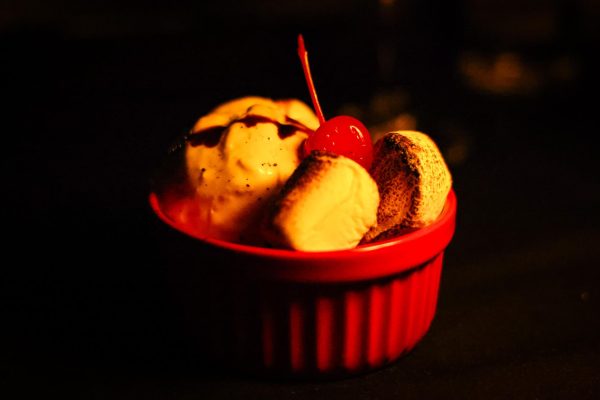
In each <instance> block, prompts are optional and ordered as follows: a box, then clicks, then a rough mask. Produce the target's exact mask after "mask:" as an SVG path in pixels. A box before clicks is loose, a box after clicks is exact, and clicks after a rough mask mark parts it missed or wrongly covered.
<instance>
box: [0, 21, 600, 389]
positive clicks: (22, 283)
mask: <svg viewBox="0 0 600 400" xmlns="http://www.w3.org/2000/svg"><path fill="white" fill-rule="evenodd" d="M296 28H297V27H296V26H292V27H288V28H285V27H281V26H279V27H277V26H276V27H272V28H271V29H270V30H267V29H263V30H249V31H248V32H246V33H245V39H246V40H245V41H244V42H243V43H241V42H240V40H239V36H237V37H236V36H233V35H230V36H219V35H217V34H212V35H211V34H209V33H207V32H205V31H202V32H196V33H195V34H189V32H188V33H185V34H182V33H178V32H174V33H169V34H161V35H157V34H154V35H152V34H148V35H143V34H141V35H140V34H138V35H113V36H111V35H106V36H101V37H83V38H82V37H71V36H68V35H63V34H60V33H56V32H54V31H52V30H50V31H44V30H41V31H40V30H35V29H34V30H27V29H25V30H18V31H14V32H9V33H6V34H4V35H3V36H2V37H1V38H0V41H1V43H2V44H3V55H2V57H3V65H2V67H1V68H2V69H3V70H4V71H3V73H2V78H1V79H2V80H3V81H4V85H3V86H4V87H5V88H6V89H5V90H4V94H5V95H8V96H7V99H8V100H9V102H10V104H9V105H8V106H6V105H5V106H3V107H4V110H3V111H4V112H3V120H4V121H3V126H5V129H4V132H3V140H4V146H3V157H2V158H1V162H2V172H1V174H2V175H1V176H2V186H3V195H2V201H3V203H4V205H3V207H2V211H1V212H2V221H3V222H4V224H3V226H4V227H5V229H4V231H5V235H4V237H5V239H4V246H3V249H4V250H3V253H4V255H5V261H4V262H3V267H2V281H1V284H2V288H1V289H2V294H1V295H2V299H3V300H2V306H3V308H4V311H3V313H2V320H3V321H2V329H1V330H2V336H1V338H2V342H1V343H2V351H1V354H2V356H0V376H1V377H0V384H1V385H2V386H1V388H2V390H4V389H5V390H6V392H7V393H11V396H9V397H4V396H2V397H3V398H6V399H9V398H18V397H22V398H34V395H37V396H39V395H46V396H50V395H54V396H58V397H60V398H63V397H67V396H68V397H71V396H73V397H75V398H82V399H87V398H90V399H132V398H143V399H154V398H156V399H230V398H259V399H283V398H290V399H305V398H306V399H307V398H311V399H338V398H339V399H341V398H344V399H392V398H395V399H397V398H402V399H412V398H527V399H546V398H564V399H574V398H579V399H581V398H589V399H591V398H599V397H600V255H599V251H598V249H599V248H600V247H599V246H600V230H599V228H598V227H599V222H600V220H599V212H598V210H599V209H600V190H599V182H598V168H597V160H598V157H597V153H598V152H597V148H596V145H595V143H596V141H595V140H594V136H596V135H597V133H598V131H599V129H598V124H597V115H598V110H597V103H598V102H597V101H596V100H595V98H596V94H597V92H596V91H595V89H594V86H595V85H596V84H597V83H598V82H597V77H596V72H597V70H598V64H597V63H595V62H594V57H593V54H594V52H595V50H596V48H595V47H594V46H593V45H591V44H590V43H579V45H578V46H576V47H573V48H569V47H568V48H557V49H555V48H552V51H556V52H557V53H556V54H554V53H552V52H551V53H550V55H551V56H556V57H559V56H560V55H561V54H563V53H561V51H563V50H564V54H567V55H568V56H569V57H571V60H574V63H575V67H574V70H573V71H574V76H573V77H572V79H571V80H568V81H567V82H562V83H554V82H551V83H548V84H547V85H545V86H543V87H542V88H540V89H539V90H536V91H534V92H531V93H526V94H520V95H511V94H503V95H494V94H490V93H485V92H482V91H478V90H475V89H473V88H471V87H469V86H468V85H466V84H465V80H464V79H462V78H461V75H460V73H459V70H458V69H457V65H458V63H457V56H458V55H459V54H460V51H461V49H460V48H459V47H458V46H457V47H454V48H452V47H450V48H448V47H445V48H444V51H441V50H440V48H439V47H435V46H430V47H427V45H431V43H430V42H427V40H429V41H435V39H436V38H435V37H434V38H432V37H427V38H425V39H424V40H425V44H424V45H422V46H421V45H417V44H413V45H412V46H406V47H403V46H399V49H401V50H402V51H404V52H403V53H401V57H400V60H401V62H399V65H400V66H399V67H398V68H399V69H398V71H397V77H398V78H397V79H396V80H395V81H394V82H393V83H390V82H389V81H386V80H385V79H381V78H380V77H378V75H377V74H376V73H374V69H375V68H376V67H375V62H374V61H373V59H374V58H376V56H377V54H375V51H374V48H375V47H374V46H375V44H374V42H375V40H376V38H373V36H370V35H359V34H356V33H352V32H350V31H349V28H347V27H346V28H345V29H346V30H341V31H340V30H336V29H334V28H335V27H331V28H328V29H323V30H321V31H319V30H318V29H317V28H315V27H314V26H312V27H311V28H310V29H308V32H306V33H307V38H308V40H309V43H308V45H309V50H310V51H311V61H313V72H315V74H316V75H317V76H319V78H315V79H316V81H317V85H318V86H319V91H320V93H321V102H322V104H323V106H324V107H325V108H326V110H327V111H326V112H328V113H329V114H333V113H334V110H339V109H340V108H341V107H343V106H347V104H353V105H354V106H355V107H358V108H359V109H360V108H361V107H365V106H366V105H367V104H368V102H369V100H368V99H369V98H370V96H373V95H374V94H376V92H377V91H381V90H385V89H386V88H388V87H389V86H390V85H394V87H400V88H401V89H402V91H403V93H407V94H408V95H409V100H408V101H407V102H406V104H405V108H406V111H407V112H410V113H411V114H412V115H413V116H415V117H416V121H417V127H418V128H419V129H421V130H424V131H425V132H428V133H429V134H430V135H431V136H432V137H433V138H434V139H435V140H436V141H437V142H438V143H439V144H440V147H441V149H442V150H443V151H444V152H446V153H448V152H449V151H451V149H453V148H454V149H456V146H459V148H460V149H461V153H460V154H461V156H460V157H458V158H457V159H456V160H455V161H453V162H452V163H450V168H451V170H452V173H453V177H454V188H455V191H456V193H457V196H458V201H459V208H458V219H457V230H456V234H455V237H454V239H453V241H452V243H451V245H450V246H449V248H448V249H447V252H446V257H445V263H444V270H443V275H442V283H441V291H440V297H439V304H438V310H437V314H436V317H435V319H434V322H433V324H432V326H431V329H430V331H429V332H428V333H427V335H426V336H425V338H424V339H423V340H422V342H420V343H419V345H418V346H417V347H416V348H415V349H414V350H413V351H412V352H411V353H410V354H408V355H407V356H406V357H404V358H402V359H401V360H400V361H398V362H396V363H394V364H393V365H391V366H389V367H386V368H384V369H381V370H378V371H375V372H373V373H370V374H367V375H362V376H358V377H353V378H349V379H343V380H336V381H332V382H310V381H309V382H281V381H269V380H261V379H254V378H251V377H247V376H240V375H236V374H232V373H230V372H228V371H223V370H220V369H217V368H214V367H213V366H212V365H207V364H206V363H205V362H203V360H202V359H201V358H198V357H195V356H194V354H193V353H192V352H190V351H189V349H188V347H187V345H186V341H185V340H183V339H182V335H183V334H182V328H181V321H180V313H179V310H178V309H177V308H176V307H175V306H174V304H173V303H172V302H171V301H170V295H169V291H168V288H167V286H166V283H165V280H164V276H165V259H164V258H163V256H162V254H161V252H160V250H159V249H160V246H158V244H159V243H158V241H159V240H160V236H159V235H157V232H158V229H157V224H156V220H155V219H154V218H153V216H152V215H151V214H150V211H149V209H148V206H147V202H146V195H147V192H148V187H149V176H150V175H151V173H152V171H153V170H154V168H155V167H156V166H157V165H158V163H159V161H160V160H161V157H163V155H164V152H165V149H166V147H167V146H168V145H169V144H170V143H171V141H172V140H173V139H174V138H175V137H177V135H179V134H181V133H182V132H183V131H185V130H186V129H188V128H189V127H190V126H191V124H192V123H193V122H194V121H195V119H196V118H197V117H199V116H200V115H202V114H203V113H205V112H206V111H208V110H209V109H210V107H212V106H214V105H216V104H218V103H219V102H221V101H223V100H227V99H230V98H234V97H237V96H241V95H246V94H259V95H264V96H270V97H299V98H302V99H303V100H305V101H308V96H307V93H306V90H305V88H304V81H303V77H302V76H301V70H300V68H299V64H298V62H297V59H296V55H295V36H294V35H295V33H296V32H297V31H298V30H297V29H296ZM342 28H343V27H342ZM221 29H223V28H221ZM219 32H221V31H219ZM311 39H312V42H311ZM438 50H439V51H438ZM399 51H400V50H399ZM544 54H545V53H544ZM545 56H546V57H548V56H547V54H546V55H545ZM355 57H358V59H360V61H356V62H354V61H353V60H356V58H355ZM331 58H333V59H334V60H335V61H332V59H331ZM325 59H327V60H325ZM13 396H14V397H13ZM36 398H37V397H36Z"/></svg>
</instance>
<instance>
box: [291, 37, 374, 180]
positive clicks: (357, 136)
mask: <svg viewBox="0 0 600 400" xmlns="http://www.w3.org/2000/svg"><path fill="white" fill-rule="evenodd" d="M298 56H299V57H300V61H301V62H302V69H303V70H304V77H305V78H306V83H307V85H308V91H309V93H310V97H311V100H312V103H313V106H314V108H315V112H316V114H317V117H318V118H319V122H320V126H319V128H318V129H317V130H316V131H315V132H314V133H313V134H312V135H310V136H309V138H308V139H306V141H305V142H304V146H303V152H304V156H307V155H308V154H310V152H311V151H313V150H326V151H330V152H332V153H335V154H339V155H342V156H345V157H348V158H351V159H353V160H354V161H356V162H357V163H359V164H360V165H362V166H363V167H364V168H365V169H367V170H368V169H369V168H370V167H371V161H372V160H373V145H372V143H371V135H370V134H369V131H368V130H367V128H366V127H365V126H364V125H363V124H362V123H361V122H360V121H359V120H357V119H356V118H352V117H348V116H338V117H334V118H331V119H330V120H328V121H326V120H325V117H324V116H323V111H322V110H321V105H320V104H319V99H318V98H317V91H316V90H315V85H314V83H313V80H312V76H311V73H310V67H309V64H308V52H307V51H306V48H305V47H304V38H303V37H302V35H298Z"/></svg>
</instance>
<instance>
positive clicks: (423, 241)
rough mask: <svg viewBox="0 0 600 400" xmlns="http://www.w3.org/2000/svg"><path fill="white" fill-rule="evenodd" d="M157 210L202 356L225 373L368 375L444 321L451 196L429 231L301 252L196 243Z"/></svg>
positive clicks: (452, 207) (152, 200)
mask: <svg viewBox="0 0 600 400" xmlns="http://www.w3.org/2000/svg"><path fill="white" fill-rule="evenodd" d="M150 204H151V206H152V209H153V211H154V212H155V214H156V215H157V216H158V217H159V219H160V220H161V221H162V222H164V224H166V227H167V228H166V230H165V232H167V233H168V234H167V235H166V236H165V239H164V244H165V245H166V246H165V248H166V249H167V251H168V257H169V258H168V259H169V269H170V271H171V273H172V277H173V281H172V283H173V285H174V287H175V289H176V292H177V293H178V296H179V298H180V300H181V301H182V303H181V304H182V307H183V308H184V309H185V311H186V313H187V316H188V321H189V322H190V326H191V327H193V332H194V335H195V336H194V337H195V340H196V342H197V344H198V346H199V348H200V349H201V350H202V351H203V352H204V353H205V354H207V355H210V356H211V357H212V359H213V360H216V361H219V362H221V363H222V364H224V365H225V366H230V367H234V368H236V369H240V368H241V369H243V370H246V371H251V372H257V373H264V374H267V375H273V376H287V377H303V376H307V377H328V376H344V375H351V374H356V373H362V372H366V371H369V370H372V369H376V368H379V367H381V366H383V365H385V364H387V363H390V362H392V361H395V360H397V359H398V358H400V357H401V356H402V355H404V354H406V353H407V352H408V351H409V350H411V349H412V348H413V347H414V346H415V345H416V344H417V342H419V340H420V339H421V338H422V337H423V336H424V335H425V333H426V332H427V330H428V329H429V326H430V324H431V321H432V319H433V316H434V314H435V309H436V303H437V299H438V290H439V283H440V276H441V272H442V258H443V254H444V250H445V248H446V246H447V245H448V244H449V243H450V240H451V239H452V236H453V234H454V227H455V215H456V197H455V194H454V192H453V191H452V192H450V194H449V196H448V199H447V201H446V206H445V208H444V210H443V212H442V214H441V215H440V217H439V218H438V220H437V221H436V222H434V223H433V224H431V225H429V226H427V227H425V228H422V229H418V230H414V231H412V232H410V233H406V234H403V235H399V236H397V237H395V238H393V239H389V240H386V241H381V242H377V243H373V244H368V245H363V246H359V247H357V248H354V249H350V250H342V251H328V252H298V251H291V250H281V249H269V248H262V247H253V246H246V245H240V244H235V243H230V242H224V241H220V240H215V239H211V238H207V237H199V236H193V235H191V234H189V233H186V232H184V231H182V230H180V229H179V228H178V227H177V226H176V225H175V224H174V223H173V222H172V221H171V220H169V219H168V218H167V217H166V216H165V215H164V214H163V212H162V211H161V205H160V200H159V198H158V197H157V196H156V195H155V194H151V195H150ZM164 224H161V225H164Z"/></svg>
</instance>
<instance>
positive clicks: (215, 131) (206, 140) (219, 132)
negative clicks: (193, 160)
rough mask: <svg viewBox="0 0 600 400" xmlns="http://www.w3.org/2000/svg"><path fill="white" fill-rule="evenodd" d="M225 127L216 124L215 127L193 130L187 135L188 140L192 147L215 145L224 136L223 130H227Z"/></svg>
mask: <svg viewBox="0 0 600 400" xmlns="http://www.w3.org/2000/svg"><path fill="white" fill-rule="evenodd" d="M225 129H226V128H224V127H222V126H215V127H214V128H208V129H205V130H202V131H198V132H193V133H190V134H189V135H188V136H187V137H186V141H187V142H188V143H189V144H190V146H192V147H196V146H206V147H215V146H216V145H218V144H219V141H220V140H221V136H223V132H225Z"/></svg>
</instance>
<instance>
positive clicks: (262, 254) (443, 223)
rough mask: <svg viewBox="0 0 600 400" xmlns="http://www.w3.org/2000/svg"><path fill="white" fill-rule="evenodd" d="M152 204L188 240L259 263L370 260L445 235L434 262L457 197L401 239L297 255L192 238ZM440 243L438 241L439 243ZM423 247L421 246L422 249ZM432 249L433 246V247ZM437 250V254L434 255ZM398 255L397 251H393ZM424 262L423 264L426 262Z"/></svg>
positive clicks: (450, 224)
mask: <svg viewBox="0 0 600 400" xmlns="http://www.w3.org/2000/svg"><path fill="white" fill-rule="evenodd" d="M149 202H150V205H151V207H152V210H153V211H154V213H155V214H156V215H157V216H158V217H159V219H160V220H161V221H162V222H164V223H166V224H167V225H168V226H170V227H171V228H173V229H175V230H176V231H178V232H181V233H183V234H184V235H186V236H189V237H192V238H194V239H196V240H199V241H201V242H202V243H204V244H207V245H210V246H213V247H216V248H219V249H222V250H226V251H229V252H234V253H236V254H238V255H240V254H241V255H246V256H251V257H253V258H256V257H258V258H260V259H274V260H279V261H296V262H302V261H309V260H310V261H314V260H322V261H325V262H326V261H327V260H345V259H348V258H350V257H357V256H358V257H360V256H363V257H364V256H368V255H372V254H371V253H378V252H383V253H385V252H387V251H388V250H391V249H394V248H403V249H406V248H408V247H409V246H412V245H413V244H417V243H418V242H423V241H424V240H425V241H426V240H427V238H428V237H431V236H436V235H435V233H436V232H439V231H445V232H446V235H445V238H446V237H447V241H446V240H445V239H444V240H442V241H445V243H437V244H436V246H433V247H436V249H432V251H433V253H432V254H430V255H429V257H425V256H423V257H425V260H426V259H429V258H432V257H433V256H435V255H436V254H437V253H439V251H442V250H443V248H445V247H446V245H447V244H448V242H449V240H450V238H451V236H452V234H453V233H454V223H455V216H456V203H457V202H456V194H455V193H454V190H453V189H451V190H450V192H449V194H448V198H447V200H446V204H445V206H444V209H443V211H442V213H441V214H440V216H439V217H438V219H437V220H436V221H434V222H433V223H431V224H430V225H427V226H425V227H423V228H420V229H416V230H414V231H411V232H408V233H404V234H400V235H399V236H396V237H393V238H391V239H387V240H382V241H378V242H375V243H368V244H364V245H359V246H357V247H355V248H352V249H344V250H333V251H316V252H312V251H297V250H288V249H274V248H265V247H258V246H251V245H245V244H240V243H233V242H228V241H224V240H219V239H215V238H211V237H205V236H201V235H197V234H193V233H191V232H187V231H185V230H182V229H181V228H179V227H178V226H177V225H176V224H175V223H174V222H173V221H172V220H170V219H169V218H168V217H167V216H166V215H165V214H164V213H163V212H162V211H161V209H160V203H159V199H158V195H157V194H156V193H154V192H152V193H150V195H149ZM439 241H440V240H437V242H439ZM421 247H422V246H421ZM430 247H431V246H430ZM434 250H435V251H434ZM394 252H395V251H394ZM425 260H423V261H425Z"/></svg>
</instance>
